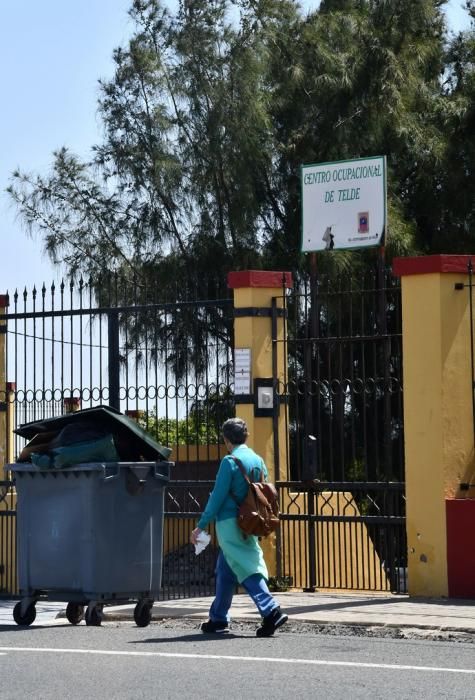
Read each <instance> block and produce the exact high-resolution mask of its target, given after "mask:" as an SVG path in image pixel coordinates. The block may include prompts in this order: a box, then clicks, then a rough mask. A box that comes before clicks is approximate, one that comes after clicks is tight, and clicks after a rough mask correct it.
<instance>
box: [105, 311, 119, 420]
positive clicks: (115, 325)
mask: <svg viewBox="0 0 475 700" xmlns="http://www.w3.org/2000/svg"><path fill="white" fill-rule="evenodd" d="M107 339H108V348H109V349H108V359H109V406H112V408H116V409H117V410H120V397H119V391H120V354H119V314H118V312H117V311H115V310H112V311H109V312H108V314H107Z"/></svg>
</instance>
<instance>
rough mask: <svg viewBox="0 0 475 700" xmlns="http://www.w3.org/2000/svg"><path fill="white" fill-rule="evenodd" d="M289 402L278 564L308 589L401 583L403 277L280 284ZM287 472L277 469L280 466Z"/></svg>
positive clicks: (280, 387)
mask: <svg viewBox="0 0 475 700" xmlns="http://www.w3.org/2000/svg"><path fill="white" fill-rule="evenodd" d="M283 302H284V306H285V308H286V310H287V314H286V315H284V318H286V331H285V334H284V340H283V341H280V340H279V339H277V337H274V347H275V352H279V349H278V347H277V346H278V345H279V344H283V345H284V348H285V349H284V357H285V358H286V359H287V361H288V367H287V376H288V381H287V383H285V384H284V383H283V382H282V381H279V378H278V377H275V386H276V393H277V396H278V399H279V400H280V402H281V403H286V404H287V405H288V409H289V410H288V424H287V426H286V431H285V435H286V445H285V450H284V452H285V454H286V465H285V466H286V471H287V479H288V481H283V482H281V483H280V489H281V506H282V533H281V538H280V575H284V576H287V577H290V579H291V580H292V581H293V583H294V585H297V586H298V587H300V586H302V587H304V588H308V589H310V590H314V589H315V588H316V587H318V588H349V589H353V590H388V591H400V592H402V591H404V590H405V588H406V580H405V571H406V565H407V551H406V536H405V494H404V483H403V482H404V435H403V402H402V398H403V397H402V332H401V309H400V286H399V282H398V280H396V279H395V278H393V277H392V275H391V271H390V270H383V269H381V268H379V269H377V270H375V272H374V274H368V273H367V274H366V275H364V276H362V277H361V278H357V277H355V275H354V274H351V275H346V276H345V275H341V276H339V277H338V278H337V279H335V278H325V277H324V276H320V277H318V278H317V277H316V276H314V277H309V278H308V279H305V280H303V282H300V283H299V286H298V287H297V288H296V289H294V290H293V291H292V292H291V293H290V294H285V293H284V295H283ZM280 473H281V474H282V473H285V472H283V470H281V472H280Z"/></svg>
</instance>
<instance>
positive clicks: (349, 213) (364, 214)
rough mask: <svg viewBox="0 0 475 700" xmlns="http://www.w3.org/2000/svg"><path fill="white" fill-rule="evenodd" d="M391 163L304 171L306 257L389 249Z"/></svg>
mask: <svg viewBox="0 0 475 700" xmlns="http://www.w3.org/2000/svg"><path fill="white" fill-rule="evenodd" d="M385 231H386V157H385V156H374V157H372V158H357V159H355V160H342V161H336V162H332V163H317V164H313V165H303V166H302V251H303V252H315V251H319V250H338V249H343V248H365V247H368V246H378V245H383V244H384V236H385Z"/></svg>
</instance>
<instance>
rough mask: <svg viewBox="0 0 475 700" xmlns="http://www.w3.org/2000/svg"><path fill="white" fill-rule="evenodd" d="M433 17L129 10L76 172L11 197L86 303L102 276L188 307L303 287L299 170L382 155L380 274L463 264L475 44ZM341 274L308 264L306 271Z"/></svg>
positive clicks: (362, 6) (246, 5) (69, 168)
mask: <svg viewBox="0 0 475 700" xmlns="http://www.w3.org/2000/svg"><path fill="white" fill-rule="evenodd" d="M444 5H445V2H444V1H443V0H391V1H389V0H377V1H376V0H322V2H321V3H320V6H319V8H318V9H316V10H314V11H312V12H309V13H307V14H304V13H303V11H302V10H301V9H300V8H299V5H298V3H296V2H294V1H293V0H235V2H232V1H231V0H181V2H180V3H179V9H178V11H177V13H176V14H175V15H173V14H171V13H170V11H169V10H168V9H167V6H166V4H165V3H164V2H162V1H161V0H133V2H132V4H131V9H130V16H131V19H132V21H133V23H134V30H133V34H132V36H131V38H130V40H129V42H128V43H127V45H125V46H123V47H120V48H118V49H116V51H115V52H114V62H115V75H114V77H113V78H112V80H110V81H101V82H100V97H99V114H100V117H101V119H102V123H103V127H104V130H103V133H104V137H103V140H102V142H101V143H99V144H97V145H96V146H94V148H93V151H92V156H91V159H90V162H82V161H80V159H78V158H77V157H76V156H74V155H73V154H72V153H70V152H69V151H68V150H67V149H62V150H60V151H58V152H56V153H55V155H54V162H53V168H52V171H51V173H50V174H49V175H34V174H28V173H24V172H17V173H14V175H13V178H12V184H11V187H10V188H9V191H10V194H11V195H12V197H13V199H14V200H15V202H16V203H17V206H18V210H19V212H20V215H21V216H22V218H23V220H24V222H25V223H26V225H27V226H28V227H29V228H30V229H36V230H39V231H40V232H41V235H42V236H43V240H44V244H45V249H46V250H47V252H48V254H49V255H50V257H51V259H52V260H53V261H54V262H56V263H58V264H63V265H64V266H65V267H66V270H67V271H68V272H71V273H82V274H86V275H87V276H90V277H92V279H93V281H94V282H95V284H96V287H98V288H100V286H101V280H102V274H103V270H104V269H108V270H111V269H112V270H116V271H120V272H121V273H122V274H123V275H125V276H127V277H129V279H132V278H133V279H136V280H137V281H138V284H139V288H142V287H144V286H146V285H149V286H151V285H153V284H156V282H157V280H160V289H161V290H166V289H167V288H168V287H169V285H171V284H173V286H174V289H175V291H176V295H177V297H178V298H184V295H185V294H186V293H187V290H188V289H189V283H190V281H194V282H195V283H196V285H197V286H198V289H199V291H198V294H199V295H200V296H201V297H202V298H204V297H208V296H209V294H210V293H217V294H221V295H222V292H223V289H224V285H225V279H226V272H227V271H229V270H231V269H242V268H252V269H255V268H262V267H265V268H275V269H280V268H286V269H288V268H293V269H294V270H297V271H302V270H304V268H305V264H306V263H305V261H304V259H303V256H302V255H301V253H300V166H301V164H302V163H305V162H322V161H329V160H339V159H346V158H356V157H364V156H368V155H375V154H386V155H387V157H388V167H389V177H388V195H389V206H388V212H389V239H388V245H387V252H388V255H389V257H391V256H392V255H402V254H407V253H411V252H415V251H420V252H427V253H429V252H438V251H441V250H443V251H444V252H454V251H468V250H470V249H471V246H472V245H473V238H474V231H473V223H474V216H475V214H474V198H473V194H472V193H473V186H474V184H475V182H474V179H475V174H474V165H473V164H474V162H475V143H474V139H475V128H474V126H475V121H474V119H475V116H474V115H475V112H474V104H475V99H474V98H475V77H474V59H475V56H474V41H475V40H474V35H475V34H474V31H473V25H472V30H471V31H468V32H465V33H462V34H460V35H458V36H455V37H450V36H449V35H448V34H447V30H446V25H445V18H444V14H443V6H444ZM467 10H468V11H469V12H470V13H471V16H472V17H473V16H474V14H475V10H474V4H473V0H468V2H467ZM354 261H358V266H360V267H363V268H364V267H367V266H368V265H372V264H373V263H372V257H371V254H362V255H359V254H354V255H353V258H352V262H353V263H354ZM348 264H349V262H348V256H346V255H345V254H334V255H322V261H321V269H323V270H325V269H327V270H328V271H331V272H338V271H339V270H342V269H345V267H348ZM211 273H212V274H213V275H216V277H217V278H218V279H220V281H221V290H219V289H218V291H217V292H216V291H213V292H210V285H209V278H210V274H211ZM357 274H358V272H357Z"/></svg>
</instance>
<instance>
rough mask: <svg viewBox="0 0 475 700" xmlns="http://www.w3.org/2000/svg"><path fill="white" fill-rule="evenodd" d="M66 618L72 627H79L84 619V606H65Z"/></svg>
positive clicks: (73, 604) (72, 604)
mask: <svg viewBox="0 0 475 700" xmlns="http://www.w3.org/2000/svg"><path fill="white" fill-rule="evenodd" d="M66 617H67V618H68V622H70V623H71V624H72V625H79V623H80V622H81V620H82V619H83V618H84V605H80V604H79V603H68V604H67V606H66Z"/></svg>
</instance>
